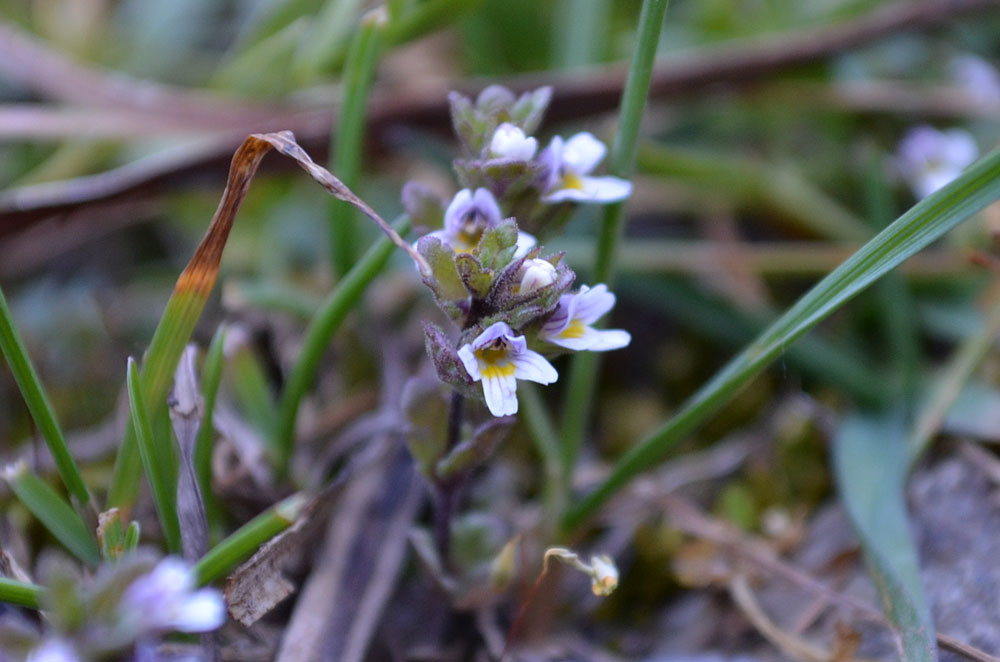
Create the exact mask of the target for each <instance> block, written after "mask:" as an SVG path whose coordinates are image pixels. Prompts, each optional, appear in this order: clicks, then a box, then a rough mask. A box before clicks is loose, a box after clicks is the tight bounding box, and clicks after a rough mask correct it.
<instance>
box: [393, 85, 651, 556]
mask: <svg viewBox="0 0 1000 662" xmlns="http://www.w3.org/2000/svg"><path fill="white" fill-rule="evenodd" d="M550 96H551V90H550V88H547V87H545V88H541V89H538V90H535V91H533V92H528V93H526V94H522V95H520V96H516V95H514V94H513V93H512V92H510V91H509V90H507V89H505V88H503V87H499V86H492V87H488V88H486V89H485V90H483V91H482V93H481V94H480V95H479V96H478V98H476V99H475V100H474V101H473V100H472V99H469V98H468V97H465V96H463V95H461V94H457V93H453V94H452V95H451V96H450V97H449V101H450V107H451V118H452V123H453V126H454V129H455V133H456V134H457V136H458V138H459V141H460V143H461V148H462V153H461V155H460V156H459V157H458V158H457V159H455V161H454V163H453V165H454V171H455V175H456V177H457V180H458V186H457V187H456V188H457V189H458V191H457V192H456V193H455V194H454V196H453V197H452V198H451V199H450V200H446V199H440V198H438V197H437V196H436V195H435V194H434V193H432V192H431V191H430V190H429V189H428V188H427V187H425V186H423V185H422V184H420V183H419V182H409V183H408V184H407V185H406V186H405V187H404V188H403V193H402V198H403V204H404V207H405V208H406V210H407V213H408V214H409V216H410V218H411V219H412V220H413V224H414V226H415V227H416V228H418V229H419V228H421V227H423V228H424V234H423V236H422V237H420V239H418V241H417V242H416V243H415V244H414V245H413V247H414V248H415V249H416V252H417V253H418V254H419V256H420V258H421V261H420V262H418V268H420V269H421V276H422V278H423V282H424V284H426V285H427V287H428V288H429V289H430V290H431V292H432V293H433V296H434V301H435V303H436V304H437V306H438V307H439V308H440V309H441V310H442V311H443V312H444V314H445V315H446V316H448V317H449V318H450V319H451V320H452V322H453V323H454V329H453V330H452V331H446V330H444V329H442V328H441V327H439V326H437V325H435V324H432V323H425V325H424V329H425V337H426V346H427V351H428V354H429V355H430V357H431V360H432V362H433V364H434V367H435V369H436V372H437V376H438V378H439V380H440V381H441V382H444V383H445V384H447V385H448V386H449V387H451V389H452V394H451V397H450V399H449V400H448V404H447V405H446V404H445V402H444V401H445V399H444V398H442V397H441V393H440V388H434V387H429V386H428V385H427V384H423V385H422V386H420V385H416V384H412V385H411V387H410V388H408V390H407V394H406V396H405V397H406V399H407V403H406V407H405V408H406V411H407V412H408V415H409V419H410V424H411V425H410V428H411V429H410V430H409V434H408V442H409V446H410V451H411V453H412V455H413V456H414V458H415V459H416V461H417V466H418V468H419V469H420V471H421V472H422V473H423V474H424V476H425V477H426V478H427V479H428V480H429V481H430V482H431V484H432V485H433V486H434V487H435V488H436V490H437V504H436V506H437V508H436V513H437V519H436V522H435V538H436V541H437V553H438V555H439V559H438V560H436V561H433V562H432V564H433V565H435V566H437V567H439V568H448V567H449V565H450V564H449V553H448V548H449V539H450V531H451V516H452V511H453V509H454V501H455V499H456V496H455V493H456V490H457V489H458V486H460V485H462V484H463V483H464V481H465V480H466V479H467V478H468V477H469V475H470V474H471V471H472V470H473V469H474V468H475V467H476V466H478V465H480V464H481V463H482V462H484V461H485V460H486V459H487V458H488V457H489V456H490V455H491V454H492V452H493V451H494V449H495V448H496V447H497V445H498V443H499V441H500V440H501V439H502V437H503V435H504V434H505V432H506V429H507V428H508V427H509V426H510V425H511V424H512V423H513V420H514V419H513V418H511V417H512V416H513V415H514V414H517V412H518V396H517V384H518V381H519V380H527V381H532V382H536V383H538V384H552V383H553V382H555V381H557V380H558V378H559V374H558V372H557V371H556V368H555V367H554V366H553V365H552V363H550V360H551V359H553V358H554V357H556V356H558V355H559V354H564V353H567V352H579V351H606V350H611V349H617V348H620V347H624V346H626V345H628V343H629V341H630V339H631V338H630V336H629V334H628V332H626V331H622V330H603V329H598V328H596V327H595V326H594V325H595V324H596V323H597V322H598V320H599V319H600V318H601V317H603V316H604V315H606V314H607V313H608V312H609V311H610V310H611V308H612V307H613V306H614V303H615V297H614V295H613V294H611V293H610V292H609V291H608V289H607V287H606V286H605V285H603V284H597V285H595V286H593V287H588V286H587V285H580V286H577V287H574V286H575V285H576V283H575V281H576V274H574V273H573V271H572V270H571V269H570V268H569V267H568V266H567V264H566V261H565V259H564V258H565V255H564V254H563V253H560V252H553V251H547V250H545V248H544V246H543V245H542V243H541V242H542V241H544V240H545V239H547V238H549V237H551V236H553V235H555V234H557V233H558V232H559V231H560V230H561V228H562V227H563V226H564V225H565V223H566V221H567V220H568V218H569V217H570V215H571V214H572V212H573V210H574V209H576V208H577V206H578V205H580V204H581V203H588V202H591V203H609V202H618V201H621V200H624V199H626V198H627V197H628V196H629V195H630V194H631V192H632V185H631V184H630V183H629V182H627V181H625V180H622V179H619V178H617V177H610V176H597V175H595V174H594V172H595V170H596V169H597V167H598V165H599V163H600V162H601V160H602V159H603V158H604V155H605V154H606V152H607V148H606V147H605V146H604V144H603V143H601V142H600V141H599V140H598V139H597V138H595V137H594V136H593V135H592V134H590V133H586V132H583V133H578V134H576V135H574V136H572V137H570V138H569V139H567V140H563V139H562V138H561V137H558V136H556V137H554V138H552V139H551V141H550V142H549V143H548V145H547V146H546V147H545V148H544V149H540V148H539V145H540V142H539V140H538V139H537V138H536V137H534V136H533V135H532V134H534V132H535V131H536V129H537V128H538V126H539V124H540V122H541V119H542V116H543V114H544V112H545V110H546V107H547V106H548V103H549V99H550ZM428 272H429V273H428ZM467 399H468V400H472V401H478V402H482V403H484V404H485V405H486V410H487V411H488V412H489V414H490V415H491V416H492V417H493V418H487V419H486V420H487V422H486V423H482V424H480V425H479V426H478V427H473V426H467V425H466V414H467V413H468V414H469V416H468V418H470V419H475V418H476V416H477V414H476V413H475V412H474V411H472V410H469V408H467V407H465V406H464V403H465V401H466V400H467ZM467 410H469V411H467ZM452 569H453V568H452Z"/></svg>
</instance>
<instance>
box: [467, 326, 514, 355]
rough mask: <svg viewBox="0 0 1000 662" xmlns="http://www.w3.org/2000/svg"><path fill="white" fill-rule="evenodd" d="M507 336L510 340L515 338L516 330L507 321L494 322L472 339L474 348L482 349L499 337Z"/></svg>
mask: <svg viewBox="0 0 1000 662" xmlns="http://www.w3.org/2000/svg"><path fill="white" fill-rule="evenodd" d="M501 337H506V338H507V339H508V340H513V339H514V332H513V331H512V330H511V328H510V327H509V326H507V323H506V322H494V323H493V324H491V325H490V326H489V327H488V328H487V329H486V330H485V331H483V332H482V333H480V334H479V335H478V336H476V339H475V340H473V341H472V349H473V350H476V349H482V348H483V347H485V346H486V345H489V344H490V343H491V342H493V341H494V340H496V339H497V338H501Z"/></svg>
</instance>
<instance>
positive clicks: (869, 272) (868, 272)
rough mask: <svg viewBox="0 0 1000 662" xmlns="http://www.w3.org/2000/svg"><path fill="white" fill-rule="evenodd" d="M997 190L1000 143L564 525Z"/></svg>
mask: <svg viewBox="0 0 1000 662" xmlns="http://www.w3.org/2000/svg"><path fill="white" fill-rule="evenodd" d="M997 198H1000V150H998V151H994V152H992V153H991V154H989V155H988V156H986V157H985V158H983V159H981V160H980V161H978V162H977V163H975V164H973V165H972V166H970V167H969V168H968V169H967V170H966V171H965V172H964V173H962V175H961V176H959V177H958V178H957V179H956V180H955V181H953V182H952V183H951V184H949V185H947V186H945V187H944V188H942V189H941V190H939V191H937V192H936V193H934V194H932V195H930V196H928V197H927V198H925V199H923V200H922V201H920V202H919V203H918V204H917V205H915V206H914V207H913V208H912V209H910V211H908V212H907V213H905V214H903V215H902V216H900V217H899V218H898V219H897V220H896V221H895V222H893V223H892V224H891V225H890V226H889V227H887V228H886V229H885V230H883V231H882V232H880V233H879V234H878V235H877V236H876V237H875V238H873V239H872V240H871V241H869V242H868V243H867V244H865V245H864V246H863V247H862V248H861V249H860V250H858V252H856V253H855V254H854V255H852V256H851V257H850V258H848V259H847V260H846V261H845V262H844V263H843V264H842V265H840V266H839V267H837V268H836V269H834V270H833V272H831V273H830V274H829V275H828V276H827V277H826V278H824V279H823V280H821V281H820V282H819V283H817V284H816V285H815V286H814V287H813V288H812V289H811V290H809V292H807V293H806V294H805V295H803V296H802V297H801V298H800V299H799V300H798V302H796V303H795V305H793V306H792V307H791V308H790V309H788V310H787V311H786V312H785V313H784V314H783V315H782V316H781V317H780V318H779V319H778V320H777V321H775V322H774V324H772V325H771V326H770V327H768V328H767V329H766V330H765V331H764V332H763V333H761V335H760V336H759V337H758V338H757V339H756V340H755V341H754V342H753V343H751V344H750V345H748V346H747V347H746V348H745V349H744V350H743V351H742V352H741V353H740V354H738V355H737V356H736V357H735V358H733V359H732V360H731V361H730V362H729V363H728V364H727V365H726V366H725V367H723V368H722V370H720V371H719V372H718V373H716V375H715V376H714V377H713V378H712V379H711V380H709V382H708V383H707V384H705V385H704V386H703V387H702V388H701V389H699V390H698V391H697V392H696V393H695V394H694V395H692V396H691V397H690V398H689V399H688V400H687V402H685V403H684V405H683V406H682V407H681V408H680V410H679V411H678V412H677V414H676V415H675V416H674V417H673V418H671V419H670V420H668V421H667V422H666V423H664V424H663V425H662V426H661V427H660V428H658V429H657V430H656V431H654V432H653V433H652V434H651V435H650V436H649V437H647V438H645V439H644V440H642V441H640V442H639V443H638V444H636V445H635V446H634V447H633V448H632V449H631V450H630V451H629V452H628V453H626V454H625V455H624V456H623V457H622V458H621V459H620V460H619V461H618V462H617V463H616V464H615V466H614V468H613V470H612V472H611V475H610V476H608V478H607V479H605V481H604V482H603V483H602V484H601V485H600V486H599V487H598V488H597V489H596V490H594V491H593V492H591V493H590V494H588V495H587V496H586V497H585V498H583V499H582V500H580V501H578V502H577V503H576V505H575V506H574V507H573V508H572V509H571V510H570V511H569V512H568V513H567V515H566V517H565V518H564V522H563V524H564V526H565V527H567V528H573V527H575V526H577V525H579V524H580V523H581V522H582V521H583V520H585V519H586V518H587V517H589V516H590V515H591V514H592V513H593V512H594V511H595V510H596V509H597V508H598V507H600V505H601V504H603V503H604V502H605V501H606V500H607V499H608V497H610V496H611V495H612V494H614V493H615V492H617V491H618V490H619V489H621V488H622V487H623V486H625V485H626V484H627V483H628V482H629V481H630V480H632V479H633V478H634V477H635V476H637V475H638V474H639V473H641V472H643V471H645V470H647V469H649V468H651V467H653V466H655V465H656V464H657V463H658V462H659V461H661V460H662V459H663V457H664V456H665V454H666V453H667V451H669V450H670V449H671V448H672V447H673V445H674V444H675V443H677V442H678V441H680V440H681V439H683V438H684V436H685V435H687V434H689V433H690V432H691V431H693V430H694V429H695V428H696V427H698V426H699V425H701V424H702V423H704V422H705V420H707V419H708V417H709V416H711V415H712V414H713V413H714V412H715V411H717V410H718V409H719V408H720V407H722V405H724V404H725V403H726V402H728V401H729V399H730V398H731V397H732V396H733V395H734V394H735V393H736V392H737V391H739V390H740V389H741V388H742V387H743V386H745V385H746V384H747V383H748V382H749V381H750V380H751V379H752V378H753V377H754V376H756V375H757V374H758V373H759V372H760V371H761V370H763V369H764V368H765V367H766V366H767V365H768V364H769V363H770V362H771V361H773V360H774V359H775V358H776V357H778V356H779V355H780V354H781V353H782V352H784V351H785V350H786V349H787V347H788V345H790V344H791V343H792V342H794V341H795V340H796V339H798V338H799V337H800V336H802V335H803V334H804V333H805V332H806V331H808V330H809V329H811V328H812V327H814V326H816V324H818V323H819V322H820V321H821V320H822V319H824V318H826V317H827V316H828V315H830V314H831V313H832V312H833V311H835V310H837V309H838V308H840V307H841V306H843V305H844V304H845V303H846V302H847V301H849V300H850V299H851V298H852V297H854V296H855V295H857V294H858V293H859V292H861V291H862V290H864V289H865V288H866V287H868V286H869V285H871V284H872V283H873V282H875V281H876V280H878V279H879V278H880V277H882V276H883V275H885V274H886V273H888V272H889V271H891V270H892V269H893V268H895V267H896V266H898V265H899V264H900V263H901V262H903V261H904V260H905V259H907V258H908V257H910V256H911V255H913V254H914V253H916V252H918V251H919V250H921V249H922V248H924V247H926V246H927V245H928V244H930V243H931V242H933V241H934V240H935V239H938V238H939V237H941V236H942V235H943V234H945V233H946V232H947V231H948V230H950V229H951V228H953V227H955V226H956V225H958V224H959V223H961V222H962V221H964V220H965V219H967V218H969V217H970V216H971V215H972V214H974V213H976V212H977V211H979V210H980V209H983V208H984V207H985V206H986V205H988V204H990V203H991V202H993V201H995V200H996V199H997Z"/></svg>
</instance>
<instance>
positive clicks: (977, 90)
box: [948, 54, 1000, 105]
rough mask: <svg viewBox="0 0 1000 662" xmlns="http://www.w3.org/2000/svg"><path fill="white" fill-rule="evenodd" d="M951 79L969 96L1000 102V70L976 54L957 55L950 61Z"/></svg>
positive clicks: (984, 100) (985, 101) (992, 102)
mask: <svg viewBox="0 0 1000 662" xmlns="http://www.w3.org/2000/svg"><path fill="white" fill-rule="evenodd" d="M948 68H949V70H950V74H951V79H952V80H953V81H955V83H957V84H958V85H959V86H961V87H962V88H963V89H964V90H965V92H966V93H968V94H969V96H971V97H973V98H974V99H978V100H979V101H982V102H983V103H988V104H993V105H997V104H1000V71H997V69H996V67H994V66H993V65H992V64H990V63H989V62H987V61H986V60H983V59H982V58H978V57H976V56H975V55H968V54H965V55H957V56H955V57H954V58H952V60H951V62H950V63H949V67H948Z"/></svg>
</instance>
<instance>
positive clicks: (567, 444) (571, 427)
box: [562, 0, 667, 486]
mask: <svg viewBox="0 0 1000 662" xmlns="http://www.w3.org/2000/svg"><path fill="white" fill-rule="evenodd" d="M666 11H667V0H644V1H643V3H642V11H641V13H640V14H639V35H638V39H637V41H636V47H635V53H634V54H633V56H632V63H631V65H630V66H629V72H628V78H627V79H626V80H625V89H624V90H623V91H622V102H621V112H620V113H619V120H618V132H617V133H616V134H615V141H614V144H613V145H612V146H611V162H610V164H609V170H610V172H611V174H612V175H616V176H618V177H625V178H628V177H630V176H631V175H632V172H633V170H634V169H635V155H636V148H637V141H638V140H639V123H640V122H641V120H642V114H643V110H644V109H645V108H646V98H647V97H648V96H649V83H650V80H651V78H652V75H653V60H654V59H655V56H656V47H657V45H658V43H659V38H660V28H661V27H662V26H663V17H664V15H665V14H666ZM624 211H625V204H624V202H618V203H614V204H610V205H607V206H606V207H605V208H604V216H603V218H602V222H601V229H600V236H599V238H598V243H597V258H596V260H595V262H594V274H593V275H594V284H596V283H605V284H607V285H608V286H609V287H610V286H611V284H612V282H611V281H612V277H613V275H614V266H615V265H614V263H615V256H616V253H617V251H618V244H619V243H620V242H621V235H622V231H623V225H624V219H625V216H624ZM599 365H600V363H599V358H598V355H597V353H596V352H580V353H579V354H577V355H576V356H574V357H573V362H572V364H571V366H570V373H569V385H568V386H567V388H566V406H565V407H564V409H563V413H564V416H563V421H562V429H563V436H562V442H563V443H562V460H563V480H564V484H565V485H567V486H569V485H570V484H572V474H573V468H574V467H575V466H576V458H577V455H579V453H580V445H581V444H582V443H583V436H584V431H585V430H586V427H587V422H588V421H589V420H590V416H589V413H590V411H591V409H592V407H591V405H592V401H593V399H594V391H595V389H596V385H597V371H598V367H599Z"/></svg>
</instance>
